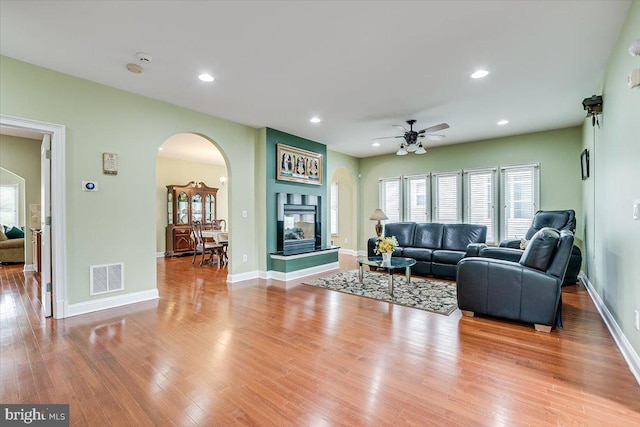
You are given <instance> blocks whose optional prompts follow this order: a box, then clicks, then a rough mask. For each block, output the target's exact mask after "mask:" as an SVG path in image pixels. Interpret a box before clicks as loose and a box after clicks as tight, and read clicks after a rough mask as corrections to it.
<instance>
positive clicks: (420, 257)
mask: <svg viewBox="0 0 640 427" xmlns="http://www.w3.org/2000/svg"><path fill="white" fill-rule="evenodd" d="M432 253H433V251H432V250H431V249H427V248H404V250H403V251H402V256H405V257H408V258H413V259H415V260H416V261H429V262H431V256H432Z"/></svg>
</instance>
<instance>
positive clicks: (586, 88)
mask: <svg viewBox="0 0 640 427" xmlns="http://www.w3.org/2000/svg"><path fill="white" fill-rule="evenodd" d="M630 4H631V1H630V0H624V1H615V0H605V1H596V0H593V1H581V2H580V1H511V2H507V1H407V2H405V1H368V2H367V1H341V2H337V1H335V2H333V1H332V2H329V1H305V2H285V1H237V2H231V1H229V2H213V1H200V2H188V1H127V2H113V1H97V2H80V1H55V2H53V1H19V2H18V1H4V0H3V1H1V2H0V12H1V13H0V16H1V17H0V53H2V54H3V55H7V56H10V57H13V58H17V59H20V60H23V61H26V62H30V63H34V64H37V65H41V66H44V67H47V68H50V69H54V70H58V71H61V72H63V73H67V74H71V75H74V76H78V77H82V78H85V79H89V80H93V81H96V82H100V83H103V84H106V85H109V86H113V87H116V88H121V89H124V90H127V91H130V92H135V93H139V94H142V95H145V96H148V97H151V98H156V99H160V100H163V101H167V102H171V103H173V104H177V105H182V106H185V107H189V108H192V109H194V110H198V111H202V112H205V113H209V114H212V115H214V116H217V117H222V118H225V119H229V120H232V121H235V122H239V123H243V124H246V125H249V126H253V127H256V128H259V127H265V126H268V127H272V128H275V129H279V130H282V131H285V132H289V133H292V134H296V135H299V136H302V137H305V138H309V139H311V140H315V141H318V142H322V143H325V144H327V146H328V147H329V148H330V149H332V150H336V151H340V152H343V153H346V154H350V155H354V156H358V157H366V156H372V155H378V154H383V153H392V152H395V151H396V149H397V140H396V141H394V140H385V141H384V142H383V143H382V146H381V147H378V148H374V147H372V146H371V142H372V141H371V139H372V138H374V137H380V136H391V135H396V134H397V130H396V129H393V128H392V127H391V125H393V124H398V123H402V122H404V120H406V119H417V120H418V123H417V125H416V126H417V129H421V128H424V127H427V126H431V125H434V124H437V123H441V122H447V123H449V124H450V125H451V128H450V129H448V130H446V131H443V132H442V133H443V134H445V135H446V136H447V138H446V140H445V141H443V142H438V143H435V142H429V144H428V146H435V145H436V144H442V143H460V142H466V141H473V140H479V139H484V138H494V137H500V136H506V135H514V134H521V133H527V132H531V131H539V130H546V129H557V128H562V127H567V126H574V125H578V124H580V123H581V122H582V119H583V118H584V116H585V114H584V112H583V111H582V106H581V101H582V99H583V98H585V97H587V96H590V95H592V94H593V93H594V92H595V91H596V89H597V88H598V86H599V83H600V81H601V77H602V74H603V71H604V65H605V64H606V61H607V59H608V57H609V54H610V52H611V49H612V47H613V45H614V43H615V41H616V39H617V37H618V35H619V33H620V30H621V26H622V24H623V22H624V21H625V19H626V15H627V13H628V10H629V6H630ZM139 51H143V52H147V53H149V54H151V55H152V56H153V62H152V63H151V64H142V66H143V68H144V72H143V73H142V74H133V73H130V72H129V71H127V70H126V68H125V64H126V63H128V62H135V61H136V59H135V53H136V52H139ZM478 68H486V69H487V70H489V71H490V72H491V74H490V75H489V76H488V77H487V78H485V79H482V80H472V79H470V78H469V75H470V74H471V73H472V72H473V71H475V70H476V69H478ZM205 71H206V72H209V73H211V74H213V75H214V76H215V78H216V80H215V82H213V83H208V84H207V83H203V82H200V81H199V80H197V78H196V76H197V75H198V74H199V73H201V72H205ZM623 83H624V82H621V84H623ZM314 115H317V116H319V117H320V118H322V120H323V121H322V122H321V123H319V124H311V123H309V118H310V117H311V116H314ZM503 118H504V119H508V120H509V121H510V123H509V124H508V125H506V126H497V125H496V122H497V121H498V120H500V119H503Z"/></svg>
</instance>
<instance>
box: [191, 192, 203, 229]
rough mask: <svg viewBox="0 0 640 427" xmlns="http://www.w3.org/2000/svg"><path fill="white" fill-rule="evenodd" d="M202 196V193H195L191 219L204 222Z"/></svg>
mask: <svg viewBox="0 0 640 427" xmlns="http://www.w3.org/2000/svg"><path fill="white" fill-rule="evenodd" d="M202 207H203V206H202V196H201V195H200V193H193V197H192V198H191V219H192V221H200V222H202Z"/></svg>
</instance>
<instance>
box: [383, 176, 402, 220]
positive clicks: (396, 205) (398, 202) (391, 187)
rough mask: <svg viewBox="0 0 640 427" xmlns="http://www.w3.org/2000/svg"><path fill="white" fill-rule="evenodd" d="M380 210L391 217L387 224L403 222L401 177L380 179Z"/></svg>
mask: <svg viewBox="0 0 640 427" xmlns="http://www.w3.org/2000/svg"><path fill="white" fill-rule="evenodd" d="M379 183H380V209H382V211H383V212H384V213H385V214H386V215H387V217H389V219H388V220H387V222H400V221H401V220H402V211H401V206H402V198H401V194H402V193H401V191H400V177H394V178H383V179H380V181H379Z"/></svg>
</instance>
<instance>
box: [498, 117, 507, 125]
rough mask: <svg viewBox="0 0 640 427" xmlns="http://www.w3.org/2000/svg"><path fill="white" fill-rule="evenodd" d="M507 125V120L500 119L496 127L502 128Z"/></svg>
mask: <svg viewBox="0 0 640 427" xmlns="http://www.w3.org/2000/svg"><path fill="white" fill-rule="evenodd" d="M507 123H509V120H504V119H502V120H500V121H499V122H498V125H500V126H502V125H506V124H507Z"/></svg>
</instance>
